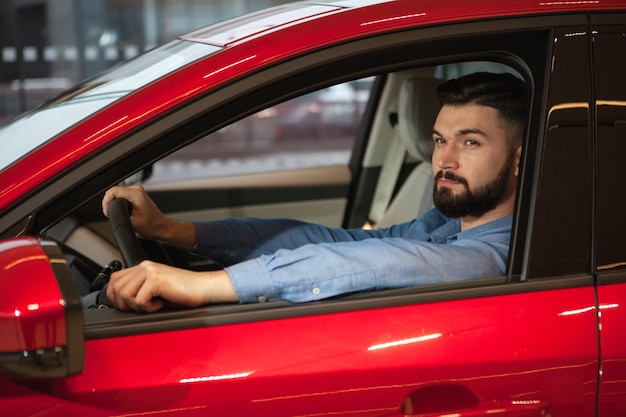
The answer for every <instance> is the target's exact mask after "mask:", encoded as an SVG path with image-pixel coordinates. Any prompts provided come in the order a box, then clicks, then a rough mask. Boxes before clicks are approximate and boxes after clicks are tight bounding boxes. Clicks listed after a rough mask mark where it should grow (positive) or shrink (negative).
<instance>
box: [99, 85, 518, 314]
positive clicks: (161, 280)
mask: <svg viewBox="0 0 626 417" xmlns="http://www.w3.org/2000/svg"><path fill="white" fill-rule="evenodd" d="M438 94H439V98H440V101H441V104H442V108H441V111H440V112H439V115H438V117H437V120H436V122H435V125H434V128H433V140H434V142H435V149H434V153H433V157H432V163H433V173H434V175H435V186H434V190H433V197H434V204H435V209H432V210H430V211H429V212H427V213H426V214H425V215H424V216H422V217H421V218H419V219H417V220H414V221H412V222H409V223H405V224H401V225H395V226H392V227H390V228H387V229H382V230H361V229H341V228H327V227H324V226H321V225H314V224H309V223H304V222H299V221H296V220H286V219H273V220H268V219H265V220H261V219H227V220H222V221H203V222H193V223H192V222H178V221H174V220H171V219H168V218H166V217H165V216H164V215H163V214H162V213H161V212H160V211H159V209H158V208H157V207H156V205H155V204H154V203H153V202H152V200H150V198H149V197H148V196H147V194H146V193H145V192H144V190H143V189H142V188H141V187H113V188H112V189H110V190H109V191H107V193H106V194H105V196H104V199H103V202H102V204H103V210H104V213H105V215H106V214H107V207H108V204H109V202H110V201H112V200H113V199H114V198H118V197H122V198H126V199H127V200H128V201H129V202H130V204H131V206H132V214H131V220H132V223H133V226H134V228H135V231H136V233H137V234H138V235H139V236H141V237H143V238H146V239H152V240H158V241H161V242H164V243H167V244H169V245H173V246H176V247H179V248H183V249H187V250H190V251H193V252H194V253H197V254H201V255H204V256H207V257H211V258H213V259H215V260H217V261H219V262H220V263H221V264H223V265H225V269H224V270H219V271H210V272H194V271H187V270H181V269H177V268H174V267H171V266H167V265H161V264H158V263H154V262H150V261H144V262H142V263H141V264H140V265H138V266H135V267H132V268H127V269H124V270H122V271H119V272H116V273H114V274H112V276H111V280H110V282H109V286H108V289H107V291H106V295H107V297H108V298H109V299H110V300H111V301H112V302H113V304H114V305H115V306H116V307H117V308H119V309H122V310H127V309H132V310H137V311H146V312H152V311H156V310H159V309H161V308H162V307H163V305H164V300H167V301H168V302H171V303H174V304H178V305H184V306H200V305H204V304H209V303H217V302H237V301H239V302H259V301H272V300H281V299H282V300H289V301H294V302H303V301H310V300H319V299H323V298H327V297H332V296H336V295H339V294H344V293H350V292H356V291H370V290H378V289H387V288H398V287H406V286H413V285H420V284H427V283H437V282H447V281H455V280H467V279H473V278H483V277H489V276H497V275H502V274H503V273H504V271H505V269H506V260H507V256H508V251H509V240H510V233H511V222H512V213H513V208H514V203H515V192H516V185H517V176H518V172H519V161H520V154H521V144H522V137H523V132H524V127H525V122H526V118H527V103H526V100H527V98H526V97H527V92H526V88H525V85H524V83H523V81H521V80H519V79H517V78H516V77H514V76H512V75H509V74H489V73H477V74H472V75H469V76H466V77H462V78H459V79H457V80H451V81H448V82H446V83H445V84H443V85H441V86H440V87H439V89H438Z"/></svg>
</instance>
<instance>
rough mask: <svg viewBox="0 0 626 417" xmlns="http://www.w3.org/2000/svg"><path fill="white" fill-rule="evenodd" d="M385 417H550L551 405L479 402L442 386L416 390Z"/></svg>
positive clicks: (470, 394) (459, 389)
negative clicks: (398, 407)
mask: <svg viewBox="0 0 626 417" xmlns="http://www.w3.org/2000/svg"><path fill="white" fill-rule="evenodd" d="M398 411H399V413H398V414H395V413H394V414H392V415H389V416H388V417H400V416H402V417H411V416H415V417H444V416H445V417H449V416H451V415H453V416H455V417H479V416H490V417H493V416H506V417H552V410H551V404H550V403H549V402H548V401H545V400H539V399H525V400H522V399H517V400H511V399H506V400H498V399H486V400H481V399H479V398H478V397H477V396H476V395H475V394H474V393H473V392H472V391H470V390H469V389H468V388H466V387H464V386H461V385H455V384H442V385H435V386H429V387H424V388H420V389H417V390H415V391H413V392H412V393H411V394H409V395H408V396H407V397H406V399H405V400H404V403H403V404H402V406H401V407H400V409H399V410H398Z"/></svg>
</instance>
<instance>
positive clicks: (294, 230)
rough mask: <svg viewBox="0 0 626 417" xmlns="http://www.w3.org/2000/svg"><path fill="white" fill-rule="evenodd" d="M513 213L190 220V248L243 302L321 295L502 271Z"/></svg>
mask: <svg viewBox="0 0 626 417" xmlns="http://www.w3.org/2000/svg"><path fill="white" fill-rule="evenodd" d="M511 224H512V216H508V217H505V218H502V219H499V220H496V221H493V222H491V223H488V224H484V225H482V226H478V227H475V228H472V229H469V230H466V231H463V232H462V231H461V225H460V221H459V220H458V219H450V218H447V217H445V216H443V215H442V214H441V213H439V212H438V211H437V210H436V209H432V210H430V211H428V212H427V213H426V214H424V215H423V216H422V217H420V218H419V219H417V220H413V221H411V222H408V223H403V224H399V225H394V226H391V227H389V228H386V229H378V230H363V229H341V228H328V227H325V226H321V225H315V224H310V223H305V222H301V221H297V220H288V219H271V220H270V219H254V218H248V219H226V220H221V221H202V222H196V223H195V226H196V230H197V232H198V242H197V244H196V247H195V248H194V253H196V254H199V255H203V256H206V257H210V258H212V259H215V260H216V261H218V262H220V263H221V264H222V265H224V266H225V269H226V271H227V272H228V274H229V275H230V277H231V280H232V282H233V285H234V287H235V291H236V292H237V295H238V296H239V299H240V301H241V302H242V303H249V302H258V301H274V300H287V301H292V302H304V301H313V300H320V299H323V298H328V297H333V296H336V295H339V294H345V293H350V292H357V291H372V290H382V289H390V288H400V287H408V286H415V285H423V284H431V283H441V282H449V281H458V280H469V279H473V278H486V277H492V276H498V275H502V274H504V272H505V269H506V260H507V257H508V252H509V244H510V242H509V241H510V236H511Z"/></svg>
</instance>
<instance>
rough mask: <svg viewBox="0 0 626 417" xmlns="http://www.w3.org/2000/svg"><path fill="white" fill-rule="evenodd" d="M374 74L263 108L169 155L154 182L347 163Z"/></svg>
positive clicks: (156, 171) (157, 167) (159, 165)
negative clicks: (370, 76) (371, 76)
mask: <svg viewBox="0 0 626 417" xmlns="http://www.w3.org/2000/svg"><path fill="white" fill-rule="evenodd" d="M372 83H373V78H365V79H360V80H356V81H350V82H346V83H342V84H337V85H333V86H330V87H327V88H324V89H321V90H318V91H314V92H311V93H308V94H305V95H303V96H300V97H296V98H294V99H291V100H288V101H285V102H283V103H279V104H276V105H274V106H271V107H268V108H266V109H263V110H261V111H259V112H257V113H255V114H253V115H251V116H248V117H246V118H244V119H241V120H239V121H237V122H235V123H233V124H231V125H228V126H226V127H224V128H222V129H220V130H218V131H216V132H214V133H212V134H210V135H208V136H206V137H204V138H202V139H200V140H198V141H196V142H194V143H192V144H191V145H189V146H187V147H185V148H183V149H181V150H179V151H177V152H175V153H173V154H171V155H169V156H168V157H166V158H164V159H162V160H160V161H159V162H157V163H156V164H155V165H154V170H153V174H152V177H151V178H150V180H149V183H151V184H155V183H164V182H171V181H181V180H193V179H201V178H213V177H224V176H233V175H243V174H255V173H262V172H270V171H284V170H291V169H302V168H314V167H322V166H330V165H347V164H348V161H349V159H350V155H351V150H352V147H353V145H354V141H355V138H356V132H357V130H358V128H359V125H360V123H361V119H362V117H363V113H364V110H365V106H366V104H367V101H368V99H369V95H370V88H371V86H372Z"/></svg>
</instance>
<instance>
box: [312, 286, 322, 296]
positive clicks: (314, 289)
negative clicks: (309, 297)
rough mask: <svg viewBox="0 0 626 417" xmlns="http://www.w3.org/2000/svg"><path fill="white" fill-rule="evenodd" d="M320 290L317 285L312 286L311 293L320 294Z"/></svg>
mask: <svg viewBox="0 0 626 417" xmlns="http://www.w3.org/2000/svg"><path fill="white" fill-rule="evenodd" d="M321 292H322V290H320V289H319V288H317V287H315V288H313V295H320V293H321Z"/></svg>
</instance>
